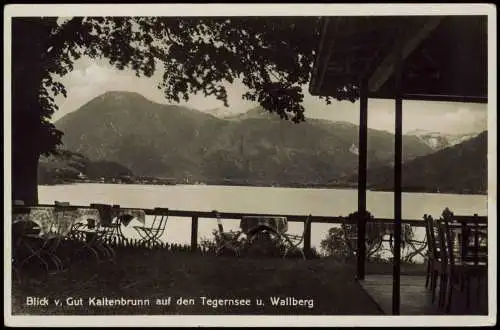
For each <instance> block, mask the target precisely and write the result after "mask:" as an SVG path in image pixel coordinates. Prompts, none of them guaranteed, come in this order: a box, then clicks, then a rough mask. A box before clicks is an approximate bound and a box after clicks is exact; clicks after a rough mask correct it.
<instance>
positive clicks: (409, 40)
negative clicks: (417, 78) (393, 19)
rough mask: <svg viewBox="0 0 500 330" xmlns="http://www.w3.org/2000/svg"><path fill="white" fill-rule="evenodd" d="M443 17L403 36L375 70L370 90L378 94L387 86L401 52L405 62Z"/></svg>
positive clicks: (430, 19)
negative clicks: (386, 83) (383, 86)
mask: <svg viewBox="0 0 500 330" xmlns="http://www.w3.org/2000/svg"><path fill="white" fill-rule="evenodd" d="M440 22H441V17H432V18H429V19H427V20H426V22H425V23H424V24H423V25H421V26H420V27H419V28H418V29H416V30H415V31H410V32H409V33H407V34H405V35H403V36H402V37H401V38H399V39H398V40H397V41H396V42H395V44H394V47H393V48H392V50H391V52H390V53H389V54H388V55H387V56H386V57H385V59H383V60H382V62H381V64H380V65H379V66H378V67H377V68H376V69H375V70H374V73H373V74H372V75H371V77H370V78H369V80H368V90H369V91H370V92H376V91H378V90H379V89H380V87H382V85H384V84H385V82H386V81H387V80H388V79H389V77H390V76H391V75H392V74H393V73H394V69H395V65H396V55H397V54H398V52H399V51H401V57H402V60H403V61H404V60H405V59H406V58H407V57H408V56H409V55H410V54H411V53H412V52H413V51H414V50H415V49H416V48H417V47H418V45H420V43H421V42H422V41H424V40H425V39H426V38H427V36H428V35H429V34H430V33H431V32H432V31H433V30H434V29H435V28H436V27H437V26H438V25H439V23H440Z"/></svg>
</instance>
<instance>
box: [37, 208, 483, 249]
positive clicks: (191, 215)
mask: <svg viewBox="0 0 500 330" xmlns="http://www.w3.org/2000/svg"><path fill="white" fill-rule="evenodd" d="M39 206H46V207H53V206H54V205H52V204H43V205H39ZM72 207H78V208H89V207H90V206H77V205H72ZM120 208H121V209H125V210H126V209H132V210H136V209H142V210H144V212H145V213H146V215H168V216H170V217H177V218H184V219H186V221H188V220H190V221H191V244H190V246H191V248H190V249H191V251H192V252H197V251H199V248H198V222H199V219H216V217H217V214H218V215H219V216H220V217H221V218H222V219H235V220H239V219H241V218H242V217H247V216H261V217H286V218H287V221H288V222H302V223H306V219H307V217H308V215H296V214H269V213H267V214H264V213H240V212H217V214H216V213H215V212H206V211H184V210H170V209H168V210H167V209H144V208H132V207H120ZM485 218H486V217H485ZM369 222H374V223H383V224H392V223H393V222H394V220H393V219H389V218H373V219H370V220H369ZM401 222H402V223H403V224H410V225H411V226H412V227H425V223H424V221H423V219H422V220H416V219H402V220H401ZM312 223H323V224H326V223H327V224H342V223H344V224H347V223H349V224H356V223H357V222H356V220H355V219H352V218H348V217H347V216H346V217H342V216H315V215H311V221H309V222H308V225H307V227H306V228H304V243H303V244H304V252H305V253H306V254H307V253H309V252H310V250H311V224H312Z"/></svg>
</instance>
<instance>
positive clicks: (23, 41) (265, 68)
mask: <svg viewBox="0 0 500 330" xmlns="http://www.w3.org/2000/svg"><path fill="white" fill-rule="evenodd" d="M12 31H13V38H12V40H13V41H12V47H11V49H12V106H13V111H12V113H13V116H12V127H13V136H12V140H13V146H14V147H13V168H15V169H16V170H15V173H13V177H15V178H17V180H18V181H15V182H14V185H16V187H18V188H19V187H20V186H22V185H25V186H26V185H27V186H29V185H30V183H31V182H36V164H35V163H36V162H38V157H39V156H40V154H50V153H55V152H56V150H57V148H56V147H57V145H58V144H60V143H61V135H62V133H61V132H60V131H58V130H57V129H56V127H55V126H54V125H53V124H52V123H51V122H50V118H51V117H52V115H53V114H54V112H55V111H57V108H58V106H57V103H56V102H55V97H56V96H58V95H63V96H65V95H66V93H67V91H66V88H65V86H64V85H63V84H61V82H60V81H59V80H58V78H59V77H62V76H64V75H66V74H67V73H69V72H71V71H72V70H73V69H74V63H75V61H76V60H78V59H79V58H80V57H82V56H87V57H90V58H93V59H107V60H108V62H109V64H110V65H112V66H114V67H115V68H116V69H118V70H123V69H130V70H133V71H134V72H135V73H136V75H137V76H145V77H151V76H152V75H153V74H154V73H155V72H157V71H160V72H163V76H162V79H161V80H160V81H159V82H158V88H159V89H161V90H162V91H163V92H164V95H165V98H166V100H168V101H173V102H178V101H180V100H181V99H183V100H188V99H189V95H191V94H197V93H203V94H204V95H206V96H215V97H216V98H217V99H219V100H220V101H221V102H223V103H224V104H225V105H226V106H227V97H228V95H227V91H226V88H225V87H224V83H232V82H234V81H235V80H236V79H239V80H241V81H242V82H243V84H244V85H245V86H246V87H247V88H248V92H246V93H245V94H244V95H242V97H243V98H245V99H247V100H252V101H257V102H259V103H260V104H261V105H262V106H263V107H264V108H265V109H267V110H269V111H271V112H275V113H278V114H279V116H280V117H281V118H284V119H291V120H293V121H294V122H296V123H298V122H301V121H303V120H304V107H303V105H302V101H303V97H304V95H303V93H302V86H303V85H305V84H307V83H308V82H309V79H310V72H311V69H312V66H313V61H314V56H315V48H316V46H317V45H318V42H319V36H320V18H319V17H209V18H206V17H205V18H204V17H72V18H67V19H62V18H57V17H29V18H26V17H24V18H20V17H16V18H14V19H13V20H12ZM349 95H350V94H349V93H347V94H346V93H345V92H343V90H342V89H341V88H340V89H339V93H338V96H337V98H338V99H351V97H350V96H349ZM327 102H329V100H328V99H327ZM28 132H29V134H28ZM28 156H29V157H28ZM16 191H17V188H16V189H14V190H13V192H14V195H16V194H17V193H16ZM21 197H22V196H21ZM23 198H25V197H23ZM27 198H31V197H29V196H28V197H27Z"/></svg>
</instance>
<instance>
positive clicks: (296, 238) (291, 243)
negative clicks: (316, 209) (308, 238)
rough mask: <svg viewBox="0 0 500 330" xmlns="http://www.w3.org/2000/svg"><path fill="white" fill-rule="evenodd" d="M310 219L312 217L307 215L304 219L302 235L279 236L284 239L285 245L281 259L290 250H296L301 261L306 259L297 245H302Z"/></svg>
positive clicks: (284, 234)
mask: <svg viewBox="0 0 500 330" xmlns="http://www.w3.org/2000/svg"><path fill="white" fill-rule="evenodd" d="M311 217H312V215H311V214H309V215H308V216H307V218H306V219H305V221H304V230H303V231H302V235H291V234H286V233H283V234H281V236H282V237H283V238H284V239H285V242H286V243H287V244H286V245H285V253H284V254H283V258H286V256H287V255H288V253H289V252H290V251H291V250H298V251H299V252H300V254H301V255H302V259H304V260H305V259H306V255H305V253H304V249H301V248H299V245H300V244H302V242H303V241H304V236H305V233H306V230H307V228H309V224H310V223H311Z"/></svg>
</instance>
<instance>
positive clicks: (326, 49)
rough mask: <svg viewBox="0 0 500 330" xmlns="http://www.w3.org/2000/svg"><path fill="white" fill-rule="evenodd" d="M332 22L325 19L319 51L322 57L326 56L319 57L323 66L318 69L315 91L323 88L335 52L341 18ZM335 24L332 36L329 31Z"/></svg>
mask: <svg viewBox="0 0 500 330" xmlns="http://www.w3.org/2000/svg"><path fill="white" fill-rule="evenodd" d="M331 21H332V20H331V19H330V18H326V19H325V23H324V25H323V33H322V38H321V41H320V47H319V51H318V54H319V55H320V56H321V55H322V54H324V55H323V56H324V58H320V56H318V61H317V63H320V64H321V66H320V67H318V71H317V74H318V78H317V79H318V80H317V81H315V82H314V84H313V86H311V87H313V88H314V89H316V90H319V89H320V88H321V86H322V85H323V80H324V79H325V74H326V71H327V65H328V62H329V61H330V56H331V53H332V50H333V44H334V38H335V36H336V34H337V31H338V25H339V18H337V19H335V20H333V22H331ZM332 23H333V25H334V26H333V33H332V34H330V33H328V31H329V29H331V27H330V24H332Z"/></svg>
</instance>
